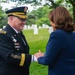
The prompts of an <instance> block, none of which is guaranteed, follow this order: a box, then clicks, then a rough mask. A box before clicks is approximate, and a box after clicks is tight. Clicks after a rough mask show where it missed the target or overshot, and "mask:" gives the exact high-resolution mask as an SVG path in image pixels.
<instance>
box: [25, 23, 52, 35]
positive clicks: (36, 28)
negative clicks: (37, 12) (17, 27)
mask: <svg viewBox="0 0 75 75" xmlns="http://www.w3.org/2000/svg"><path fill="white" fill-rule="evenodd" d="M40 28H48V29H49V30H48V32H49V33H51V32H52V31H53V29H52V27H51V26H48V25H45V24H43V25H42V26H39V27H37V25H32V26H28V25H25V26H24V29H33V30H34V34H38V29H40Z"/></svg>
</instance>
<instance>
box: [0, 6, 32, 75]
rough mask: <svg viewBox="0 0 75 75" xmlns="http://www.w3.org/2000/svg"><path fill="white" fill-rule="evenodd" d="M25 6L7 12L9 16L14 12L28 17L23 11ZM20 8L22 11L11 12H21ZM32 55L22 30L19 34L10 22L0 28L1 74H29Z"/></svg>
mask: <svg viewBox="0 0 75 75" xmlns="http://www.w3.org/2000/svg"><path fill="white" fill-rule="evenodd" d="M24 8H25V7H18V8H14V9H13V10H9V11H7V12H6V13H8V16H9V15H13V14H14V15H15V16H19V17H22V18H26V17H27V16H26V15H25V16H23V14H24V13H21V12H22V11H23V10H24ZM19 10H20V11H21V12H20V13H11V12H13V11H17V12H19ZM25 11H26V9H25ZM16 14H19V15H16ZM31 57H32V56H31V55H30V54H29V46H28V44H27V41H26V39H25V36H24V35H23V34H22V31H21V33H20V34H17V33H16V32H15V30H14V29H13V28H12V27H11V26H10V25H9V24H7V25H6V27H5V28H4V29H3V30H0V75H29V66H30V64H31Z"/></svg>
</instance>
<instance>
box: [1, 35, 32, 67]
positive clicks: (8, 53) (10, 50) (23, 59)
mask: <svg viewBox="0 0 75 75" xmlns="http://www.w3.org/2000/svg"><path fill="white" fill-rule="evenodd" d="M0 58H1V59H2V60H3V61H5V62H7V63H9V64H13V65H17V66H26V67H29V66H30V63H31V55H30V54H25V53H20V52H16V51H15V50H14V46H13V42H12V40H11V38H9V37H8V36H7V35H6V34H0Z"/></svg>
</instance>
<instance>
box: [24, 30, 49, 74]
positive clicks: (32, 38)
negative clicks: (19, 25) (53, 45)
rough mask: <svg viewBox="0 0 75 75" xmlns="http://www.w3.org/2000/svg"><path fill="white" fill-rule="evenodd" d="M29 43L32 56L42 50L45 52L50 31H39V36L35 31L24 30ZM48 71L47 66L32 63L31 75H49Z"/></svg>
mask: <svg viewBox="0 0 75 75" xmlns="http://www.w3.org/2000/svg"><path fill="white" fill-rule="evenodd" d="M23 33H24V35H25V37H26V39H27V42H28V44H29V46H30V54H34V53H36V52H38V50H41V51H42V52H45V50H46V44H47V42H48V38H49V32H48V29H39V30H38V34H34V33H33V30H32V29H31V30H24V31H23ZM47 73H48V69H47V66H44V65H40V64H38V62H32V63H31V66H30V75H47Z"/></svg>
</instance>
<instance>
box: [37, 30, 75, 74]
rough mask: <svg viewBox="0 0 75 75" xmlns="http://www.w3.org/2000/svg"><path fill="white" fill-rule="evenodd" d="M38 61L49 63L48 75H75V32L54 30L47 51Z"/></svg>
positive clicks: (44, 63)
mask: <svg viewBox="0 0 75 75" xmlns="http://www.w3.org/2000/svg"><path fill="white" fill-rule="evenodd" d="M38 62H39V63H40V64H43V65H48V75H75V32H73V33H69V32H65V31H63V30H56V31H54V32H52V33H51V35H50V38H49V41H48V44H47V46H46V53H45V55H44V57H40V58H38Z"/></svg>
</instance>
